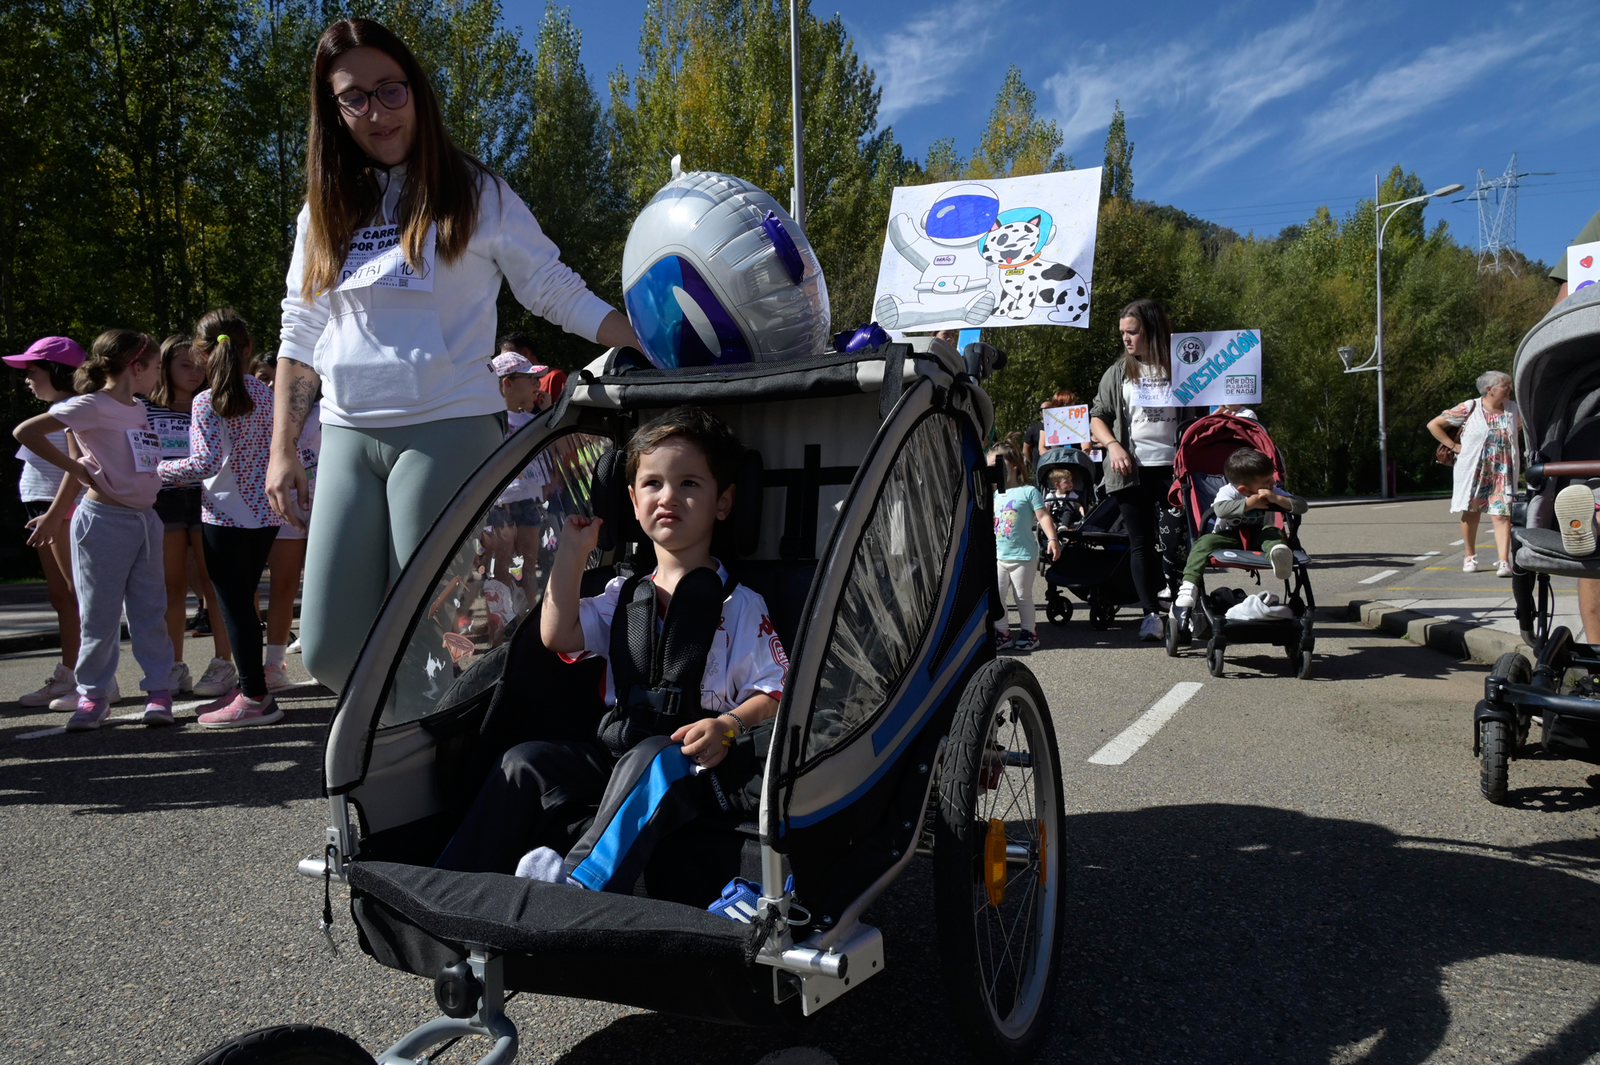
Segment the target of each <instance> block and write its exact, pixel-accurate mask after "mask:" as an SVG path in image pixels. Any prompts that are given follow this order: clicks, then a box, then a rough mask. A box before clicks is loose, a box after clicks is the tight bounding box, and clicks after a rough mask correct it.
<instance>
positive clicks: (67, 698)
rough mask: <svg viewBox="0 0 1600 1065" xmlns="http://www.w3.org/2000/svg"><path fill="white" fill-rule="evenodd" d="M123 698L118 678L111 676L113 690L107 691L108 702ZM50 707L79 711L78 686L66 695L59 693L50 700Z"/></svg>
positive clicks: (108, 703) (73, 711)
mask: <svg viewBox="0 0 1600 1065" xmlns="http://www.w3.org/2000/svg"><path fill="white" fill-rule="evenodd" d="M121 699H122V689H121V688H119V687H117V678H116V677H112V678H111V690H110V691H108V692H106V699H105V701H106V704H107V705H110V704H111V703H115V702H119V701H121ZM50 709H52V710H66V711H71V712H72V713H74V714H75V713H77V712H78V689H77V687H76V686H74V687H73V689H72V690H71V691H69V692H67V693H66V694H65V695H58V696H56V697H55V698H54V699H51V700H50Z"/></svg>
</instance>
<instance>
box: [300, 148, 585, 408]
mask: <svg viewBox="0 0 1600 1065" xmlns="http://www.w3.org/2000/svg"><path fill="white" fill-rule="evenodd" d="M377 175H378V180H379V181H380V182H384V183H385V188H384V194H383V199H382V205H381V207H380V208H379V210H380V217H379V219H377V221H376V223H373V224H382V223H384V222H386V221H390V220H393V219H394V218H395V216H396V214H397V213H398V208H399V203H400V193H401V191H402V189H403V187H404V182H405V167H404V166H403V165H402V166H395V167H391V168H389V170H388V172H387V173H385V172H384V171H381V170H380V171H378V172H377ZM480 195H481V200H480V203H479V209H478V227H477V229H476V230H474V231H473V234H472V239H471V240H470V241H468V242H467V249H466V251H465V252H463V253H462V255H461V256H460V257H459V258H458V259H456V260H455V261H454V262H451V263H444V262H440V263H438V265H437V268H436V269H435V270H434V276H433V291H431V292H424V291H417V290H409V289H401V288H387V287H383V286H382V285H371V286H369V287H367V288H356V289H348V290H336V291H333V292H321V293H318V294H317V295H316V297H315V298H313V299H312V301H311V302H310V303H309V304H308V303H306V302H304V301H303V300H302V299H301V298H300V282H301V278H302V277H303V276H304V274H305V243H306V228H307V227H308V226H309V225H310V219H311V208H310V207H309V206H306V207H302V208H301V209H300V218H299V221H298V225H297V232H296V234H295V242H294V259H293V261H292V262H290V264H289V277H288V282H287V286H288V293H287V295H286V296H285V297H284V300H283V327H282V331H281V332H280V334H279V341H278V354H279V356H281V357H283V358H288V359H293V360H295V361H296V362H301V363H305V364H306V365H308V366H311V367H312V368H314V369H315V370H316V371H317V373H318V375H320V376H321V378H322V384H323V394H322V420H323V422H324V424H327V425H339V426H345V427H349V428H361V429H385V428H391V427H394V426H400V425H417V424H420V423H423V422H431V421H439V420H442V419H445V418H467V417H472V416H473V415H478V414H493V413H496V412H498V411H503V410H505V406H506V405H505V400H504V399H502V398H501V396H500V389H499V383H498V381H497V380H496V378H495V376H494V373H493V372H492V371H491V370H490V368H489V360H490V359H491V358H493V357H494V355H495V334H496V331H497V326H498V323H499V318H498V315H497V314H496V310H495V301H496V300H497V299H498V297H499V295H500V279H501V278H502V277H504V278H505V279H506V281H508V282H509V283H510V285H511V292H512V294H513V295H515V296H516V298H517V300H518V301H519V302H520V303H521V304H522V305H523V306H524V307H527V308H528V309H529V310H531V311H533V312H534V313H535V314H538V315H540V316H541V317H543V318H546V319H548V320H549V321H551V322H554V323H555V324H556V325H559V326H561V327H562V328H563V329H565V330H566V331H567V332H569V333H575V334H577V335H578V336H581V337H583V338H584V339H586V340H593V339H595V335H596V334H597V333H598V332H599V330H600V322H601V321H602V320H603V319H604V318H605V316H606V315H607V314H609V313H610V312H611V310H612V308H611V306H610V304H608V303H606V302H605V301H604V300H602V299H600V297H598V296H596V295H595V294H594V293H592V292H590V291H589V288H588V286H587V285H585V284H584V281H583V278H581V277H579V276H578V275H577V274H575V273H573V271H572V269H571V268H570V267H568V266H567V265H566V264H564V263H563V262H562V261H561V259H560V255H561V252H560V249H559V248H557V247H556V246H555V244H554V243H552V242H551V240H550V238H549V237H547V236H545V235H544V231H543V230H541V229H540V228H539V223H538V222H537V221H536V220H535V219H534V217H533V213H532V212H531V211H529V210H528V207H527V204H525V203H523V202H522V199H521V198H520V197H519V196H518V195H517V194H516V193H514V192H512V191H511V188H510V186H508V185H507V184H506V183H505V182H504V181H502V180H500V179H499V178H485V179H484V180H483V183H482V192H481V194H480Z"/></svg>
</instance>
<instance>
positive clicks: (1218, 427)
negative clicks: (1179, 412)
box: [1167, 411, 1287, 507]
mask: <svg viewBox="0 0 1600 1065" xmlns="http://www.w3.org/2000/svg"><path fill="white" fill-rule="evenodd" d="M1242 447H1253V448H1255V449H1256V450H1257V451H1259V452H1261V453H1262V454H1264V455H1270V456H1272V466H1273V470H1274V472H1275V475H1276V476H1277V479H1278V481H1279V482H1280V483H1281V482H1284V481H1286V480H1287V474H1286V472H1285V470H1284V465H1283V455H1282V454H1281V453H1279V451H1278V446H1277V445H1276V444H1274V443H1273V442H1272V436H1271V434H1269V433H1268V432H1267V431H1266V429H1264V428H1263V427H1262V425H1261V423H1260V422H1258V421H1254V420H1252V419H1250V418H1240V417H1238V416H1236V415H1233V414H1224V413H1222V412H1221V411H1218V412H1217V413H1215V414H1207V415H1205V416H1204V417H1202V418H1200V419H1198V420H1196V421H1195V422H1193V423H1192V424H1190V426H1189V428H1188V429H1187V430H1185V431H1184V434H1183V439H1182V440H1181V441H1179V442H1178V453H1177V456H1176V457H1175V458H1174V459H1173V462H1172V488H1171V489H1170V490H1169V491H1168V493H1167V501H1168V502H1169V503H1171V504H1172V505H1173V506H1175V507H1181V506H1183V492H1182V485H1183V482H1184V479H1185V478H1187V477H1195V476H1203V475H1208V474H1209V475H1217V474H1220V473H1222V467H1223V465H1224V464H1225V463H1226V462H1227V461H1228V456H1229V455H1231V454H1233V453H1234V452H1235V451H1237V450H1239V449H1240V448H1242Z"/></svg>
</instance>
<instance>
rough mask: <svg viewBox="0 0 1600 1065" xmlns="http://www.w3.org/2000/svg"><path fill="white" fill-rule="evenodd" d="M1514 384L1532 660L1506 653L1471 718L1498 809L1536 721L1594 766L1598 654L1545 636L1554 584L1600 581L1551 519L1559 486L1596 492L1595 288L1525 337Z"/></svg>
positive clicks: (1550, 739) (1519, 594) (1598, 566)
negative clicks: (1524, 485)
mask: <svg viewBox="0 0 1600 1065" xmlns="http://www.w3.org/2000/svg"><path fill="white" fill-rule="evenodd" d="M1512 376H1513V378H1514V382H1515V385H1516V395H1517V404H1518V407H1519V408H1520V410H1521V412H1522V426H1523V433H1524V435H1525V437H1526V440H1527V446H1528V463H1529V465H1528V471H1527V482H1528V491H1527V493H1526V495H1525V497H1524V499H1525V503H1526V518H1525V519H1524V527H1521V528H1515V529H1513V530H1512V542H1513V544H1514V546H1515V548H1516V552H1515V556H1514V568H1513V574H1512V582H1511V584H1512V590H1513V592H1514V593H1515V595H1516V601H1517V620H1518V622H1519V624H1520V626H1521V628H1522V638H1523V640H1525V641H1526V642H1527V643H1528V645H1529V646H1530V647H1531V648H1532V649H1533V654H1534V660H1533V661H1532V662H1529V661H1528V659H1527V658H1526V657H1525V656H1523V655H1522V654H1519V653H1517V652H1515V651H1511V652H1507V653H1506V654H1503V655H1501V656H1500V659H1499V661H1497V662H1495V664H1494V668H1493V669H1492V670H1491V671H1490V673H1489V676H1488V678H1487V679H1486V680H1485V681H1484V693H1483V700H1482V701H1481V702H1479V703H1478V705H1477V707H1476V709H1475V710H1474V712H1473V734H1472V738H1473V751H1472V753H1473V754H1474V755H1476V756H1477V757H1478V759H1479V762H1480V774H1481V788H1482V791H1483V797H1484V798H1486V799H1488V800H1489V801H1490V802H1496V803H1498V802H1504V801H1505V799H1506V793H1507V788H1508V785H1509V776H1510V773H1509V768H1510V767H1509V763H1510V760H1511V759H1512V758H1513V757H1515V756H1516V755H1517V754H1518V753H1519V752H1520V750H1521V748H1522V746H1523V745H1524V744H1525V743H1526V742H1527V740H1528V733H1529V730H1530V729H1531V727H1532V723H1533V718H1534V717H1535V716H1537V717H1538V718H1539V719H1540V725H1541V735H1540V743H1541V746H1542V747H1543V748H1544V750H1545V752H1546V753H1548V754H1554V755H1558V756H1564V757H1573V758H1580V759H1583V760H1585V761H1590V762H1600V687H1597V686H1596V684H1595V682H1594V679H1593V674H1595V673H1600V646H1596V645H1595V644H1593V643H1588V644H1583V643H1579V642H1578V641H1577V639H1576V638H1575V637H1574V636H1573V634H1572V632H1571V631H1570V630H1569V629H1568V628H1567V627H1566V626H1564V625H1563V626H1558V627H1557V628H1555V629H1554V630H1552V629H1551V627H1550V626H1551V622H1552V618H1553V616H1554V613H1555V596H1554V594H1553V593H1552V591H1551V588H1550V578H1551V577H1579V578H1591V579H1594V578H1600V554H1596V555H1591V556H1589V557H1587V558H1574V557H1573V556H1571V555H1569V554H1567V553H1566V551H1565V550H1563V548H1562V542H1561V533H1560V531H1559V530H1558V529H1556V528H1555V524H1556V522H1555V516H1554V512H1553V506H1554V500H1555V496H1556V493H1557V492H1559V491H1560V490H1561V489H1562V488H1564V487H1566V486H1568V485H1570V484H1574V483H1577V484H1583V483H1584V482H1585V481H1588V482H1589V483H1590V484H1591V485H1593V484H1597V483H1600V482H1597V481H1593V480H1591V479H1592V478H1600V286H1594V285H1591V286H1589V287H1587V288H1584V289H1582V290H1580V291H1579V292H1577V293H1576V294H1574V295H1572V296H1570V297H1568V298H1567V299H1565V300H1563V301H1562V302H1561V303H1559V304H1557V305H1556V306H1555V307H1554V308H1552V309H1551V311H1550V313H1549V314H1547V315H1545V316H1544V319H1543V320H1542V321H1541V322H1539V324H1538V325H1536V326H1534V327H1533V328H1532V329H1530V330H1529V331H1528V335H1527V336H1525V337H1523V338H1522V343H1521V345H1519V346H1518V348H1517V358H1516V363H1515V365H1514V367H1513V370H1512ZM1587 635H1588V636H1589V638H1590V639H1591V640H1592V639H1594V636H1595V634H1594V633H1588V634H1587ZM1569 674H1571V675H1572V676H1573V678H1574V679H1573V680H1572V681H1571V682H1570V683H1569V681H1568V677H1569Z"/></svg>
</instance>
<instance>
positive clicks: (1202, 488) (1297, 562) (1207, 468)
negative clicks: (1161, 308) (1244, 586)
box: [1167, 412, 1317, 680]
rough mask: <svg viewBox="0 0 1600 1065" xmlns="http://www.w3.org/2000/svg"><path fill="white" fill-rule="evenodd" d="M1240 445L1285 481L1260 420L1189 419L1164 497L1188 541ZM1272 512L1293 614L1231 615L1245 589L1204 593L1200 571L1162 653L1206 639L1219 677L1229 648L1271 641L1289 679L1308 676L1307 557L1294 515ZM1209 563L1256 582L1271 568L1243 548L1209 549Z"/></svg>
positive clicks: (1310, 611) (1171, 622) (1310, 603)
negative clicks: (1285, 556)
mask: <svg viewBox="0 0 1600 1065" xmlns="http://www.w3.org/2000/svg"><path fill="white" fill-rule="evenodd" d="M1242 447H1253V448H1255V449H1256V450H1257V451H1260V452H1261V453H1262V454H1264V455H1268V456H1270V457H1271V458H1272V464H1273V466H1274V468H1275V469H1276V471H1277V479H1278V481H1279V482H1280V483H1281V482H1283V481H1284V466H1283V456H1282V454H1280V453H1279V451H1278V448H1277V446H1276V445H1275V444H1273V442H1272V437H1271V436H1270V435H1269V434H1268V433H1267V431H1266V429H1264V428H1262V426H1261V423H1260V422H1257V421H1254V420H1252V419H1250V418H1239V417H1236V416H1234V415H1232V414H1223V413H1221V412H1218V413H1216V414H1208V415H1206V416H1205V417H1203V418H1200V419H1198V420H1197V421H1195V422H1194V423H1193V424H1191V425H1190V426H1189V428H1188V429H1186V430H1185V431H1184V434H1183V439H1182V440H1180V441H1179V442H1178V453H1177V458H1176V461H1175V462H1174V464H1173V480H1172V494H1171V496H1170V497H1169V498H1170V502H1171V503H1172V504H1173V505H1174V506H1179V507H1181V508H1182V509H1183V514H1184V517H1185V519H1186V520H1187V523H1188V527H1189V542H1190V543H1191V544H1192V543H1193V542H1194V539H1195V538H1196V537H1198V536H1199V535H1200V534H1201V532H1203V531H1204V530H1205V527H1206V523H1207V522H1209V521H1210V520H1211V503H1212V501H1213V500H1214V499H1215V498H1216V495H1217V492H1219V491H1220V490H1221V489H1222V486H1223V485H1224V484H1225V483H1226V481H1225V479H1224V478H1223V476H1222V468H1223V464H1224V463H1226V462H1227V461H1228V456H1229V455H1231V454H1233V453H1234V452H1235V451H1237V450H1238V449H1239V448H1242ZM1276 517H1277V521H1278V524H1279V525H1280V527H1281V528H1282V529H1283V536H1284V540H1285V541H1286V542H1287V543H1288V545H1289V547H1290V548H1291V549H1292V550H1293V551H1294V574H1293V580H1292V581H1291V582H1289V583H1287V584H1286V585H1285V594H1286V596H1287V605H1288V607H1289V610H1290V613H1291V614H1292V615H1293V616H1292V617H1288V618H1271V619H1262V620H1251V621H1236V620H1233V619H1231V618H1229V617H1228V616H1227V613H1228V611H1229V610H1230V609H1231V608H1232V607H1233V606H1234V605H1235V603H1237V602H1239V601H1241V600H1242V599H1243V598H1244V593H1243V592H1242V591H1239V590H1236V589H1233V588H1219V589H1217V590H1215V591H1213V592H1211V593H1210V594H1209V595H1208V594H1207V593H1206V588H1205V577H1204V575H1203V574H1202V576H1201V579H1200V580H1199V581H1197V582H1195V583H1196V595H1195V605H1194V608H1193V609H1192V610H1190V611H1189V615H1188V618H1187V620H1186V621H1185V622H1183V623H1180V622H1178V621H1176V620H1175V619H1174V618H1172V617H1169V618H1168V619H1167V654H1169V655H1172V656H1173V657H1176V656H1177V654H1178V648H1179V647H1180V646H1181V645H1182V644H1185V643H1188V642H1189V641H1190V640H1194V639H1204V640H1206V641H1207V642H1206V664H1207V665H1208V666H1209V667H1210V668H1211V675H1212V676H1213V677H1220V676H1222V667H1223V661H1224V658H1225V656H1226V652H1227V649H1228V648H1229V647H1230V646H1233V645H1235V644H1241V643H1245V644H1248V643H1268V644H1276V645H1277V646H1279V647H1282V648H1283V649H1284V651H1285V652H1286V653H1287V654H1288V656H1289V666H1290V668H1291V669H1292V670H1293V671H1294V675H1295V676H1297V677H1299V678H1300V679H1301V680H1305V679H1306V678H1307V677H1309V676H1311V652H1312V650H1313V649H1314V648H1315V647H1316V631H1315V627H1314V626H1315V614H1316V609H1317V602H1316V597H1315V596H1314V595H1313V594H1312V591H1311V579H1310V577H1309V575H1308V574H1307V572H1306V566H1307V563H1308V562H1309V561H1310V559H1309V557H1308V556H1307V554H1306V552H1305V550H1304V549H1303V548H1302V547H1301V546H1300V518H1299V516H1298V515H1295V514H1283V513H1280V514H1278V515H1277V516H1276ZM1247 546H1248V545H1247ZM1208 565H1209V566H1211V567H1215V568H1221V569H1242V570H1246V571H1248V572H1250V573H1251V575H1252V576H1253V577H1254V578H1255V581H1256V583H1257V584H1258V585H1259V584H1260V583H1261V572H1262V571H1263V570H1266V571H1269V572H1270V571H1271V569H1272V563H1271V562H1269V561H1268V560H1267V556H1266V555H1265V554H1264V553H1262V552H1261V551H1256V550H1245V549H1239V550H1232V549H1229V550H1223V551H1217V552H1214V553H1213V554H1212V555H1211V558H1210V561H1209V563H1208Z"/></svg>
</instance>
